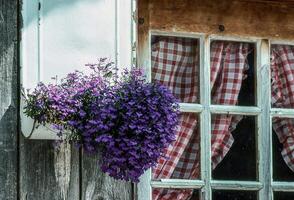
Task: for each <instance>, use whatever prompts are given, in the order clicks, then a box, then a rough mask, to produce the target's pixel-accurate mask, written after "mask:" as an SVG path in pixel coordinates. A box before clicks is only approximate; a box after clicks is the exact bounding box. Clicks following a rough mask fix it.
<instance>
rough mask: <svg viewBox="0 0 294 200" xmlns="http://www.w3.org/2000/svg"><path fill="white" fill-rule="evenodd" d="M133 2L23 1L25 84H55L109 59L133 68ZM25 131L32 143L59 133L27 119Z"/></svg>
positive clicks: (113, 0)
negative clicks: (71, 73)
mask: <svg viewBox="0 0 294 200" xmlns="http://www.w3.org/2000/svg"><path fill="white" fill-rule="evenodd" d="M135 3H136V2H135V1H134V0H123V1H121V0H23V7H22V16H23V29H22V44H21V80H22V87H24V88H25V89H29V88H33V87H35V86H36V84H37V82H38V81H42V82H45V83H48V82H52V80H51V77H55V76H57V77H58V78H59V79H60V78H61V77H64V75H66V74H67V73H69V72H72V71H73V70H76V69H77V70H83V71H85V70H86V67H85V66H84V64H87V63H94V62H96V61H97V58H100V57H108V58H110V59H111V60H113V61H114V62H116V63H117V65H118V66H122V67H129V66H131V64H132V60H133V57H134V55H135V53H134V52H132V44H133V43H134V41H135V40H136V38H135V33H134V32H133V31H134V30H135V28H133V26H134V22H133V21H132V12H133V11H134V7H135V5H136V4H135ZM20 114H21V127H22V132H23V134H24V135H25V136H26V137H29V138H31V139H56V136H55V133H53V132H52V131H50V130H48V129H47V128H45V127H39V128H38V129H36V130H34V131H33V134H30V133H31V130H32V127H33V121H32V120H31V119H29V118H27V117H25V116H24V115H23V112H22V109H21V113H20Z"/></svg>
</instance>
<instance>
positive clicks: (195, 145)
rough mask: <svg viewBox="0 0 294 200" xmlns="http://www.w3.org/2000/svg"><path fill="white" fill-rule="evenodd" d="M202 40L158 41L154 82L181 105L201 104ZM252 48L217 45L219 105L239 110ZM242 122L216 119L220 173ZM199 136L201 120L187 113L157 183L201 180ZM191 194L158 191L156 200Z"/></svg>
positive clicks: (214, 68) (157, 171) (214, 76)
mask: <svg viewBox="0 0 294 200" xmlns="http://www.w3.org/2000/svg"><path fill="white" fill-rule="evenodd" d="M198 48H199V47H198V44H197V40H194V39H189V38H175V37H159V38H157V39H156V41H155V42H154V44H153V45H152V81H154V82H155V81H157V82H160V83H162V84H164V85H166V86H168V87H169V88H170V90H171V91H172V92H173V94H174V95H175V96H176V97H178V98H179V99H180V101H181V102H190V103H195V102H198V98H199V84H198V83H199V80H198V72H199V58H198V53H197V52H198ZM248 52H249V45H248V44H244V43H229V42H213V43H212V46H211V84H212V102H213V103H214V104H226V105H236V103H237V100H238V94H239V91H240V88H241V84H242V79H243V78H244V71H246V70H247V69H248V66H247V63H246V57H247V54H248ZM240 120H241V118H240V117H237V116H227V115H217V116H214V117H213V118H212V161H213V167H215V166H216V165H217V164H218V163H219V162H220V161H221V160H222V159H223V157H224V156H225V155H226V153H227V152H228V150H229V149H230V147H231V145H232V143H233V137H232V135H231V132H232V131H233V129H234V128H235V127H236V124H237V123H238V122H239V121H240ZM199 139H200V138H199V132H198V128H197V117H196V115H195V114H192V113H182V115H181V117H180V126H179V128H178V132H177V136H176V141H175V142H174V143H173V145H171V146H170V147H169V148H168V149H167V150H166V152H165V156H164V157H161V158H160V159H159V161H158V165H157V166H156V167H155V168H154V169H153V178H154V179H162V178H180V179H181V178H185V179H195V178H198V177H199V161H200V160H199V158H200V156H199V152H200V151H199V150H200V147H199V146H200V144H199ZM191 195H192V190H189V189H188V190H187V189H186V190H165V189H154V190H153V199H154V200H157V199H159V200H166V199H169V200H176V199H181V200H185V199H189V198H190V197H191Z"/></svg>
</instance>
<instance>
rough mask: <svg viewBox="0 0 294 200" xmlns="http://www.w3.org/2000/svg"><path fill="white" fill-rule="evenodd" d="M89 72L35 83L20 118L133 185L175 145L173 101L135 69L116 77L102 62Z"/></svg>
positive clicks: (112, 68)
mask: <svg viewBox="0 0 294 200" xmlns="http://www.w3.org/2000/svg"><path fill="white" fill-rule="evenodd" d="M89 67H90V68H91V69H92V73H91V74H90V75H85V74H84V73H82V72H78V71H76V72H74V73H71V74H68V75H67V77H66V78H64V79H62V81H61V83H60V84H55V85H53V84H49V85H44V84H42V83H40V84H39V85H38V86H37V87H36V88H35V90H34V91H33V92H32V93H30V94H28V95H27V99H26V107H25V108H24V112H25V113H26V115H28V116H29V117H32V118H33V119H35V121H36V122H38V123H39V124H43V125H44V124H52V126H53V127H54V129H56V130H58V132H59V135H60V136H61V137H63V138H65V140H69V141H71V142H73V143H75V144H76V145H77V146H78V147H81V148H83V149H84V151H85V152H87V153H97V152H98V151H99V152H101V156H102V157H101V159H100V161H99V165H100V168H101V170H102V171H103V172H105V173H107V174H109V175H110V176H112V177H114V178H116V179H122V180H126V181H132V182H138V181H139V177H140V176H141V175H142V174H143V173H144V171H146V170H147V169H149V168H150V167H152V166H155V165H156V163H157V160H158V158H159V157H160V156H161V155H162V153H163V151H164V149H165V148H167V147H168V146H169V145H170V144H171V143H172V141H173V140H174V139H175V133H176V127H177V124H178V113H179V111H178V109H179V106H178V103H177V100H176V99H175V97H174V96H173V95H172V94H171V92H170V91H169V90H168V89H167V88H166V87H165V86H162V85H160V84H159V83H147V82H146V80H145V79H144V76H143V74H142V71H141V70H139V69H132V70H130V71H128V70H125V71H124V72H123V73H122V75H121V76H117V75H116V74H117V70H116V69H115V67H114V65H113V64H112V63H111V62H107V60H106V59H100V61H99V63H98V64H93V65H89Z"/></svg>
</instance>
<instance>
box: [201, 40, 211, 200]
mask: <svg viewBox="0 0 294 200" xmlns="http://www.w3.org/2000/svg"><path fill="white" fill-rule="evenodd" d="M200 57H201V62H200V63H201V66H200V87H201V88H200V92H201V94H200V101H201V104H202V105H203V107H204V110H203V111H202V113H201V122H200V123H201V125H200V127H201V128H200V138H201V145H200V149H201V178H202V180H204V182H205V186H204V187H203V188H202V191H201V198H202V199H203V200H210V199H211V187H210V181H211V144H210V139H211V135H210V132H211V131H210V130H211V116H210V110H209V106H210V40H209V37H205V39H202V40H201V45H200Z"/></svg>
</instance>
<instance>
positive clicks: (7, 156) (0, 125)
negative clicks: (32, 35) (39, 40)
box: [0, 0, 18, 200]
mask: <svg viewBox="0 0 294 200" xmlns="http://www.w3.org/2000/svg"><path fill="white" fill-rule="evenodd" d="M16 58H17V1H16V0H15V1H5V0H0V199H8V200H10V199H16V198H17V96H18V95H17V81H16V80H17V59H16Z"/></svg>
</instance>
